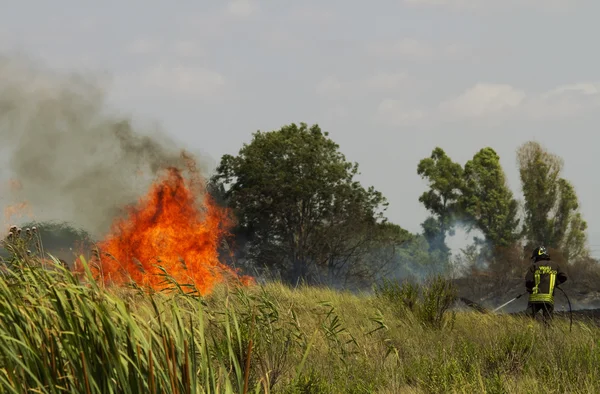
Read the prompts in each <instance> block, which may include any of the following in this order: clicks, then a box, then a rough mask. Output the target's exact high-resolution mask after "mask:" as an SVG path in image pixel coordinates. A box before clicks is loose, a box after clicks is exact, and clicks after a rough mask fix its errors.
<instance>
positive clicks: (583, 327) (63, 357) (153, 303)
mask: <svg viewBox="0 0 600 394" xmlns="http://www.w3.org/2000/svg"><path fill="white" fill-rule="evenodd" d="M12 263H13V264H12V265H11V267H10V269H9V271H7V273H6V274H5V275H4V276H3V277H2V278H0V387H1V388H2V392H7V393H25V392H31V393H33V392H35V393H243V392H261V393H286V394H291V393H403V392H406V393H421V392H423V393H452V392H459V393H479V392H487V393H506V392H508V393H527V392H569V393H578V392H583V393H597V392H600V369H599V368H598V366H599V365H600V348H599V345H600V329H599V328H598V327H596V326H595V325H593V324H591V323H584V322H577V323H576V324H575V325H574V327H573V331H572V333H569V328H568V322H564V321H562V320H557V321H555V322H554V324H553V325H552V326H551V327H548V328H546V327H544V326H543V325H541V324H538V323H536V322H534V321H532V320H529V319H527V318H526V317H516V316H508V315H482V314H479V313H473V312H456V313H451V311H450V310H449V305H450V304H451V301H452V300H453V297H454V293H453V289H452V288H451V287H450V286H449V285H448V283H447V282H446V281H444V280H443V279H442V278H434V279H432V281H430V282H429V283H428V284H426V285H425V286H424V287H421V288H419V287H409V286H408V285H395V284H392V283H388V284H387V285H386V286H387V287H385V286H383V287H381V288H378V290H377V291H376V292H375V295H366V294H363V295H357V294H351V293H347V292H338V291H332V290H327V289H318V288H311V287H300V288H298V289H292V288H289V287H286V286H284V285H281V284H277V283H270V284H268V285H265V286H254V287H250V288H240V287H233V286H230V287H228V286H226V285H223V286H220V287H219V288H218V289H217V290H216V291H215V292H214V293H213V294H211V295H209V296H206V297H202V296H200V295H198V294H197V293H194V292H191V293H190V292H184V291H183V290H182V289H183V287H182V286H173V288H172V290H171V291H169V292H160V293H156V292H150V291H147V290H143V289H140V288H138V287H137V286H135V285H134V284H131V286H129V287H127V288H114V287H113V288H105V287H103V286H101V285H100V284H99V283H97V282H95V281H94V280H93V278H92V277H91V272H90V269H89V267H88V266H87V264H86V263H85V260H84V261H83V263H84V267H85V275H84V277H82V278H79V277H77V276H76V275H74V274H73V273H72V272H70V271H69V270H68V269H65V267H64V266H63V265H62V264H60V262H58V261H57V260H55V259H53V260H52V262H51V263H50V264H49V266H46V267H41V266H40V265H39V264H37V263H36V260H35V259H34V258H31V257H27V254H25V256H20V257H18V258H16V259H14V260H12Z"/></svg>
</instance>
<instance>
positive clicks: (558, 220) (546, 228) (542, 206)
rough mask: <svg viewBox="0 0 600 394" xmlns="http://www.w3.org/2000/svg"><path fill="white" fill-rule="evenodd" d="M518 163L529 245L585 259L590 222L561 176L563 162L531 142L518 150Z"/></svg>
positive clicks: (571, 258)
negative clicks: (581, 211)
mask: <svg viewBox="0 0 600 394" xmlns="http://www.w3.org/2000/svg"><path fill="white" fill-rule="evenodd" d="M517 162H518V165H519V174H520V178H521V186H522V189H523V196H524V199H525V206H524V209H525V227H524V235H525V237H526V239H527V241H528V245H529V246H533V245H537V244H544V245H546V246H547V247H550V248H554V249H559V250H562V252H563V255H564V256H565V257H566V258H567V259H568V260H569V261H571V260H574V259H577V258H579V257H585V256H586V255H587V248H586V240H587V236H586V230H587V223H586V222H585V221H584V220H583V218H582V215H581V213H580V212H579V202H578V198H577V194H576V192H575V189H574V187H573V185H572V184H571V183H570V182H569V181H567V180H565V179H564V178H561V176H560V175H561V171H562V167H563V160H562V159H561V158H560V157H559V156H557V155H555V154H552V153H550V152H548V151H547V150H546V149H545V148H544V147H542V145H540V144H539V143H538V142H534V141H529V142H526V143H525V144H523V145H521V146H520V147H519V149H518V151H517Z"/></svg>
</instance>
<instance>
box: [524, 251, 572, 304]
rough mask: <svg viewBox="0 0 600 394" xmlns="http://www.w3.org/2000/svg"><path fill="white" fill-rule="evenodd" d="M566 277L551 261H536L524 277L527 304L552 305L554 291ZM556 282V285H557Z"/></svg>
mask: <svg viewBox="0 0 600 394" xmlns="http://www.w3.org/2000/svg"><path fill="white" fill-rule="evenodd" d="M566 280H567V275H566V274H565V273H564V272H563V271H562V270H561V268H560V267H559V265H558V264H557V263H555V262H554V261H552V260H549V259H547V260H538V261H536V262H535V263H533V264H532V265H531V267H529V270H528V271H527V274H526V275H525V287H526V288H527V291H528V292H529V302H531V303H537V302H547V303H550V304H554V290H555V289H556V286H557V285H560V284H561V283H564V282H565V281H566ZM557 281H558V283H557Z"/></svg>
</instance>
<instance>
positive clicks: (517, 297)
mask: <svg viewBox="0 0 600 394" xmlns="http://www.w3.org/2000/svg"><path fill="white" fill-rule="evenodd" d="M556 288H557V289H558V290H560V291H561V292H562V293H563V294H564V296H565V298H566V299H567V303H568V304H569V320H570V322H569V331H572V329H573V308H572V307H571V300H569V296H567V293H565V291H564V290H563V289H561V288H560V286H556ZM525 294H527V292H525V293H521V294H519V295H518V296H516V297H515V298H513V299H512V300H510V301H507V302H505V303H504V304H502V305H500V306H499V307H498V308H496V309H494V310H493V312H494V313H495V312H497V311H499V310H500V309H502V308H504V307H505V306H506V305H508V304H510V303H511V302H514V301H516V300H518V299H519V298H521V297H522V296H524V295H525Z"/></svg>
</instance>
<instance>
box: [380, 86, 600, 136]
mask: <svg viewBox="0 0 600 394" xmlns="http://www.w3.org/2000/svg"><path fill="white" fill-rule="evenodd" d="M599 108H600V83H592V82H590V83H575V84H568V85H561V86H557V87H555V88H553V89H550V90H548V91H546V92H542V93H535V92H526V91H525V90H523V89H519V88H516V87H514V86H511V85H507V84H494V83H478V84H476V85H474V86H473V87H471V88H469V89H466V90H465V91H463V92H462V93H460V94H459V95H458V96H456V97H453V98H451V99H448V100H444V101H442V102H441V103H439V104H438V105H437V106H435V107H432V108H413V107H410V106H408V105H406V104H404V103H403V102H402V101H399V100H394V99H389V98H388V99H384V100H382V101H381V103H380V104H379V107H378V108H377V111H376V114H375V115H376V120H377V121H379V122H383V123H386V124H389V125H394V126H398V125H406V124H413V125H414V124H421V125H425V124H428V125H431V124H439V123H443V122H449V121H482V122H488V123H489V122H500V121H505V120H508V119H521V120H536V121H548V120H555V119H560V118H567V117H574V116H579V115H582V114H585V113H587V112H591V111H594V110H597V109H599Z"/></svg>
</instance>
